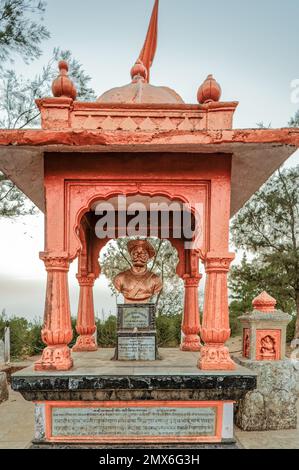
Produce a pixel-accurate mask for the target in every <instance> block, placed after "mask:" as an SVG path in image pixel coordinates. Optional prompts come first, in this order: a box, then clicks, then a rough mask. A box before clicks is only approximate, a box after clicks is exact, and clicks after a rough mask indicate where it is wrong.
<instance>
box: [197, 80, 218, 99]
mask: <svg viewBox="0 0 299 470" xmlns="http://www.w3.org/2000/svg"><path fill="white" fill-rule="evenodd" d="M221 93H222V90H221V86H220V85H219V83H217V82H216V80H215V78H214V77H213V75H208V76H207V78H206V80H205V81H204V82H203V84H202V85H201V86H200V87H199V89H198V92H197V100H198V102H199V104H205V103H212V102H213V101H219V100H220V98H221Z"/></svg>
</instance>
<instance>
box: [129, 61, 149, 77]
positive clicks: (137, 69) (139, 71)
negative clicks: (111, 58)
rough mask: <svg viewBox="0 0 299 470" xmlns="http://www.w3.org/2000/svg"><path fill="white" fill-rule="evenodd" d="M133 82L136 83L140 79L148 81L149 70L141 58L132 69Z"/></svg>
mask: <svg viewBox="0 0 299 470" xmlns="http://www.w3.org/2000/svg"><path fill="white" fill-rule="evenodd" d="M131 77H132V82H133V83H135V82H137V81H138V80H142V81H143V82H146V81H147V70H146V68H145V66H144V65H143V63H142V62H141V60H140V59H138V60H137V62H136V63H135V65H133V67H132V69H131Z"/></svg>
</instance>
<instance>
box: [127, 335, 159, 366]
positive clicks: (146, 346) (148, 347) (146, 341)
mask: <svg viewBox="0 0 299 470" xmlns="http://www.w3.org/2000/svg"><path fill="white" fill-rule="evenodd" d="M155 359H156V338H155V336H137V335H136V336H135V335H130V336H119V337H118V360H119V361H155Z"/></svg>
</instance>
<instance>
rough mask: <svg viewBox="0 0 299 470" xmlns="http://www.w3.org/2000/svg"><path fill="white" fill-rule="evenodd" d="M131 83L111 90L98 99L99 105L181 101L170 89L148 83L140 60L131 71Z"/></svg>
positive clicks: (175, 102)
mask: <svg viewBox="0 0 299 470" xmlns="http://www.w3.org/2000/svg"><path fill="white" fill-rule="evenodd" d="M131 77H132V82H131V83H129V84H128V85H124V86H122V87H117V88H112V89H111V90H108V91H106V92H105V93H103V95H101V96H100V97H99V98H98V100H97V101H98V102H99V103H122V104H124V103H134V104H136V103H137V104H138V103H142V104H177V103H184V101H183V99H182V98H181V97H180V96H179V95H178V94H177V93H176V92H175V91H174V90H172V89H171V88H168V87H165V86H154V85H151V84H150V83H148V81H147V80H148V71H147V69H146V67H145V66H144V65H143V63H142V62H141V60H138V61H137V62H136V64H135V65H134V67H133V68H132V70H131Z"/></svg>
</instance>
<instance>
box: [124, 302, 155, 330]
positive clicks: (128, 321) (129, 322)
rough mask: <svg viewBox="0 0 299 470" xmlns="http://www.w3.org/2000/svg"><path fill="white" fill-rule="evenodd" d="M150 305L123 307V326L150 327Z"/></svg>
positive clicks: (128, 327) (130, 327) (132, 327)
mask: <svg viewBox="0 0 299 470" xmlns="http://www.w3.org/2000/svg"><path fill="white" fill-rule="evenodd" d="M149 321H150V320H149V307H144V306H140V307H126V308H124V309H123V320H122V328H124V329H131V330H134V328H138V329H140V328H148V327H149V326H150V323H149Z"/></svg>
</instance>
